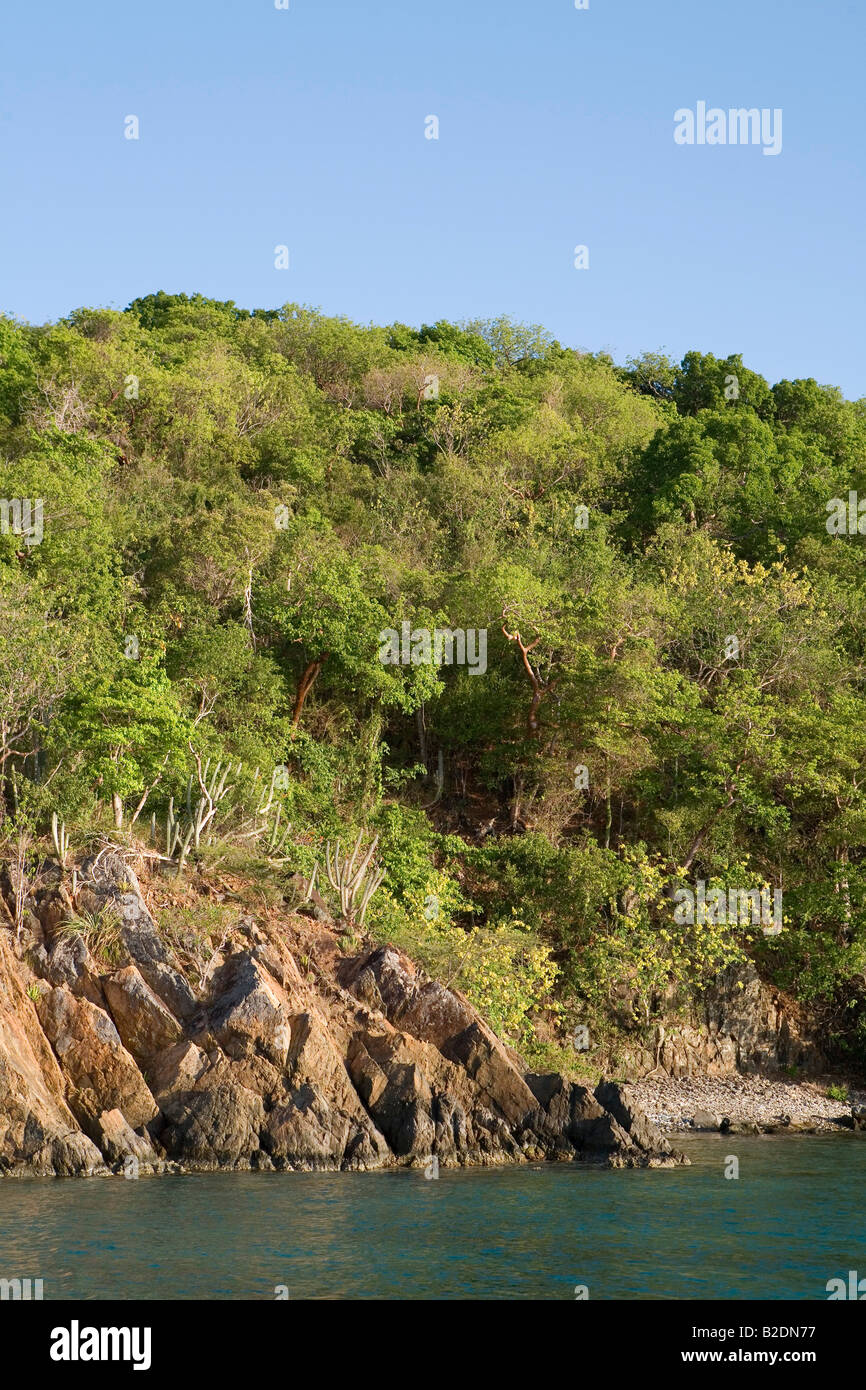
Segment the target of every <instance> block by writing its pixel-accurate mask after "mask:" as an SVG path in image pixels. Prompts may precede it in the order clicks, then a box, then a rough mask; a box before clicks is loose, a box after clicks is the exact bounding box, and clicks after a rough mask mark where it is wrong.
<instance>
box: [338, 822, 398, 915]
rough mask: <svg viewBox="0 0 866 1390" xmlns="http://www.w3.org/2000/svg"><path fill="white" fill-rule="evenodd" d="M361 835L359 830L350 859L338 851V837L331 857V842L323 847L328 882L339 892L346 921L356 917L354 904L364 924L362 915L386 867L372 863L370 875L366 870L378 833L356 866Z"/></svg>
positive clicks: (362, 833) (368, 867)
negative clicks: (368, 875)
mask: <svg viewBox="0 0 866 1390" xmlns="http://www.w3.org/2000/svg"><path fill="white" fill-rule="evenodd" d="M363 839H364V832H363V830H362V831H360V833H359V835H358V838H357V840H356V841H355V848H354V850H353V851H352V857H351V859H349V860H347V859H346V857H345V855H342V856H341V854H340V841H339V840H338V841H337V843H336V846H335V848H334V856H333V860H332V858H331V842H330V840H329V841H328V843H327V845H326V847H325V856H326V862H327V871H328V882H329V883H330V885H331V887H332V888H333V889H335V890H336V892H338V893H339V895H340V907H341V909H342V913H343V916H344V917H345V919H346V921H347V922H354V921H355V911H356V908H357V913H358V916H357V922H358V926H360V927H362V926H363V925H364V915H365V913H366V911H367V908H368V906H369V903H370V899H371V898H372V896H373V894H374V893H375V891H376V889H377V888H378V887H379V884H380V883H381V882H382V879H383V878H384V877H385V870H384V869H382V868H379V867H378V866H377V865H373V867H372V869H371V872H370V877H369V878H367V881H366V883H365V882H364V880H365V878H366V876H367V870H368V869H370V861H371V859H372V858H373V855H374V853H375V850H376V846H377V844H378V843H379V836H378V835H374V837H373V841H372V844H371V845H370V848H369V849H368V850H367V853H366V854H365V855H364V858H363V859H362V860H361V862H360V863H359V864H358V866H357V868H356V867H355V864H356V861H357V859H358V855H359V854H360V852H361V844H362V842H363Z"/></svg>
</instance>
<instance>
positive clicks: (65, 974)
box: [43, 933, 102, 1004]
mask: <svg viewBox="0 0 866 1390" xmlns="http://www.w3.org/2000/svg"><path fill="white" fill-rule="evenodd" d="M43 949H44V948H43ZM44 975H45V978H46V980H48V982H49V983H50V984H52V985H66V987H67V989H69V990H70V991H71V993H72V994H79V995H83V996H84V997H85V998H86V999H89V1000H90V1001H91V1002H92V1003H94V1004H99V1003H101V1002H102V990H101V988H100V985H99V967H98V966H97V964H96V962H95V961H94V959H93V957H92V956H91V954H90V952H89V950H88V949H87V943H86V941H85V940H84V938H83V937H81V936H79V935H77V933H76V934H75V935H65V934H63V935H60V936H56V937H55V939H54V941H53V943H52V945H51V948H50V950H49V951H48V952H47V954H46V956H45V963H44Z"/></svg>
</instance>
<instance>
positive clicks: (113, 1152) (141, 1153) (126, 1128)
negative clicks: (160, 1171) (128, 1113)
mask: <svg viewBox="0 0 866 1390" xmlns="http://www.w3.org/2000/svg"><path fill="white" fill-rule="evenodd" d="M96 1129H97V1133H98V1136H99V1147H100V1148H101V1150H102V1152H103V1153H104V1154H105V1157H106V1158H107V1159H108V1161H109V1163H122V1162H123V1160H124V1159H125V1158H134V1159H135V1160H136V1162H137V1163H138V1164H140V1165H141V1167H143V1168H151V1167H153V1165H154V1164H155V1163H156V1162H157V1156H156V1153H155V1152H154V1150H153V1147H152V1146H151V1144H150V1143H149V1141H148V1140H147V1139H144V1138H143V1137H142V1136H141V1135H140V1134H136V1132H135V1130H134V1129H132V1128H131V1126H130V1125H128V1124H127V1122H126V1120H125V1119H124V1118H123V1115H122V1114H121V1112H120V1111H119V1110H104V1111H103V1112H102V1114H101V1115H100V1116H99V1117H98V1118H97V1121H96Z"/></svg>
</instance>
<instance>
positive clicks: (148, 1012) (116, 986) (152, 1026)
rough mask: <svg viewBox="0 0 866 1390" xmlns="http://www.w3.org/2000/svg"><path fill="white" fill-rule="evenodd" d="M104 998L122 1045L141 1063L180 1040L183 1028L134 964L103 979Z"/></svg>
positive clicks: (144, 1064)
mask: <svg viewBox="0 0 866 1390" xmlns="http://www.w3.org/2000/svg"><path fill="white" fill-rule="evenodd" d="M103 989H104V991H105V998H106V1000H107V1002H108V1007H109V1008H110V1010H111V1016H112V1018H113V1019H114V1022H115V1024H116V1026H117V1031H118V1033H119V1034H120V1037H121V1040H122V1041H123V1045H124V1047H126V1048H127V1050H128V1051H129V1052H131V1053H132V1056H133V1057H134V1058H135V1060H136V1062H137V1063H138V1065H139V1066H141V1067H149V1066H150V1065H151V1063H152V1062H153V1061H154V1060H155V1059H156V1058H157V1057H158V1056H159V1055H160V1054H161V1053H163V1052H167V1051H168V1050H169V1049H170V1048H172V1047H174V1045H175V1043H178V1042H180V1041H181V1038H182V1037H183V1029H182V1028H181V1026H180V1024H179V1023H178V1021H177V1019H176V1018H175V1016H174V1014H173V1013H171V1011H170V1010H169V1009H167V1008H166V1006H165V1004H163V1002H162V1000H161V999H160V998H158V996H157V995H156V994H154V992H153V990H152V989H151V988H150V986H149V985H148V984H147V983H146V982H145V981H144V980H143V979H142V977H141V975H140V973H139V971H138V970H137V969H136V967H135V966H134V965H127V966H125V967H124V968H123V970H118V971H117V972H116V973H115V974H114V975H112V976H111V977H110V978H109V979H107V980H105V981H104V983H103Z"/></svg>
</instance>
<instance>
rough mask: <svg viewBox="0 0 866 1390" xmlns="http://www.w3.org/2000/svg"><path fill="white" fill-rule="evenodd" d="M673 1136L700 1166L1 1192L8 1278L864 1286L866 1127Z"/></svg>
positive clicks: (379, 1290) (75, 1183)
mask: <svg viewBox="0 0 866 1390" xmlns="http://www.w3.org/2000/svg"><path fill="white" fill-rule="evenodd" d="M677 1142H679V1143H680V1145H681V1147H683V1148H684V1149H685V1150H686V1151H687V1152H688V1154H689V1157H690V1158H691V1160H692V1166H691V1167H690V1168H679V1169H673V1170H667V1169H661V1170H650V1171H635V1172H632V1171H628V1170H624V1171H616V1172H608V1171H606V1170H599V1169H593V1168H586V1167H582V1166H581V1165H579V1164H563V1165H539V1166H537V1167H535V1166H533V1167H524V1166H521V1167H519V1168H502V1169H492V1170H487V1169H480V1170H479V1169H470V1170H459V1171H449V1170H448V1169H442V1170H440V1173H439V1177H438V1178H436V1179H427V1178H425V1176H424V1172H423V1170H421V1169H418V1170H410V1171H407V1170H399V1171H393V1172H390V1171H389V1172H383V1173H357V1174H355V1173H335V1174H331V1173H321V1174H312V1173H311V1174H308V1173H250V1174H231V1173H226V1174H214V1175H189V1176H175V1177H161V1178H141V1179H139V1180H138V1181H130V1180H127V1179H124V1178H123V1177H114V1178H89V1179H65V1180H64V1179H40V1180H37V1179H34V1180H22V1181H18V1180H6V1181H2V1182H0V1278H31V1279H35V1278H41V1279H42V1280H43V1281H44V1298H45V1299H46V1300H48V1299H64V1298H74V1299H109V1298H110V1299H115V1298H121V1299H151V1298H160V1299H273V1298H275V1297H276V1296H277V1292H276V1291H277V1289H278V1288H279V1287H280V1286H282V1293H281V1296H283V1297H285V1296H286V1292H287V1294H288V1297H289V1298H290V1299H297V1298H316V1299H351V1298H376V1299H420V1298H424V1299H464V1298H479V1299H527V1298H541V1299H574V1298H575V1297H577V1296H580V1294H581V1290H582V1289H583V1288H585V1289H586V1291H587V1294H588V1296H589V1298H590V1299H613V1298H620V1299H622V1298H625V1299H686V1298H689V1299H692V1298H697V1299H705V1298H706V1299H709V1298H722V1299H758V1298H772V1299H787V1298H794V1299H805V1300H809V1299H819V1300H826V1299H827V1290H826V1284H827V1281H828V1279H831V1278H835V1277H838V1276H841V1277H843V1278H847V1272H848V1271H849V1270H851V1269H855V1270H859V1271H861V1272H862V1274H863V1275H866V1233H864V1195H866V1135H864V1136H859V1135H854V1134H852V1135H821V1136H787V1137H775V1136H770V1135H767V1136H761V1137H739V1136H738V1137H737V1138H733V1137H732V1136H719V1135H703V1136H689V1137H687V1138H685V1139H682V1138H681V1139H679V1140H678V1141H677ZM731 1157H735V1158H736V1159H737V1161H738V1165H739V1176H738V1177H736V1178H734V1177H726V1176H725V1173H726V1171H728V1172H732V1171H733V1165H732V1164H731V1162H730V1159H731Z"/></svg>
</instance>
